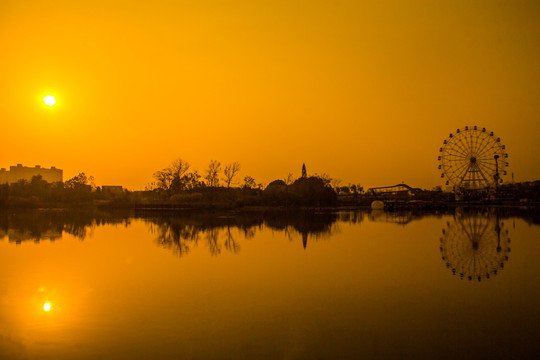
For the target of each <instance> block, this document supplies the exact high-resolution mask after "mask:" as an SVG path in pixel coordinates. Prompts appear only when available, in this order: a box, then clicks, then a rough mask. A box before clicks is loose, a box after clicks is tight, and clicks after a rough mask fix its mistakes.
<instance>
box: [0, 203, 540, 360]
mask: <svg viewBox="0 0 540 360" xmlns="http://www.w3.org/2000/svg"><path fill="white" fill-rule="evenodd" d="M537 224H538V216H537V215H536V214H534V213H515V212H511V211H507V210H495V209H473V210H467V209H458V210H457V211H456V212H450V213H444V214H443V213H440V214H414V213H410V212H408V213H407V212H405V213H384V212H337V213H320V212H319V213H316V212H315V213H314V212H300V213H284V212H264V213H262V212H260V213H219V214H218V213H213V214H209V213H185V214H175V215H173V214H169V215H165V216H164V215H160V216H158V215H148V214H145V215H140V214H139V215H137V216H134V215H130V214H105V213H101V214H91V215H90V214H83V213H65V212H43V211H42V212H26V213H8V214H0V274H1V275H0V306H1V307H0V358H14V359H17V358H29V359H73V358H77V359H96V358H102V359H107V358H110V359H117V358H141V359H144V358H174V359H353V358H354V359H356V358H374V359H378V358H380V359H388V358H391V359H392V358H396V359H399V358H424V359H428V358H429V359H432V358H442V359H455V358H491V359H493V358H500V359H503V358H504V359H508V358H512V357H514V358H524V357H531V356H533V355H534V354H536V353H538V351H539V350H540V349H539V345H538V342H537V339H538V335H539V330H540V325H539V324H540V310H539V307H538V304H539V303H540V290H539V285H540V271H539V270H540V265H539V262H538V258H539V256H540V241H539V240H540V227H539V226H538V225H537ZM45 304H50V310H49V311H45V308H44V305H45Z"/></svg>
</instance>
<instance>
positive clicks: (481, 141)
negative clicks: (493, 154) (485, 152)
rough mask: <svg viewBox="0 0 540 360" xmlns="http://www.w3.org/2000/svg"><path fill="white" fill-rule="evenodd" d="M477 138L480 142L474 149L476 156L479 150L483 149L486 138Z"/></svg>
mask: <svg viewBox="0 0 540 360" xmlns="http://www.w3.org/2000/svg"><path fill="white" fill-rule="evenodd" d="M481 134H482V133H481ZM484 135H485V134H484ZM478 138H479V139H480V141H479V142H478V144H477V146H476V149H475V153H476V154H477V155H478V154H479V153H480V150H481V149H482V147H484V145H485V144H486V139H487V137H486V136H478Z"/></svg>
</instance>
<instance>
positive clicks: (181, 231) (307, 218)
mask: <svg viewBox="0 0 540 360" xmlns="http://www.w3.org/2000/svg"><path fill="white" fill-rule="evenodd" d="M346 215H347V216H349V219H351V221H353V220H354V221H357V219H358V217H357V216H352V217H351V216H350V214H346ZM338 218H339V216H338V215H337V214H336V213H329V212H326V213H324V212H320V213H319V212H313V211H299V212H277V211H270V212H269V211H264V212H244V213H229V214H221V215H219V214H213V213H208V212H189V213H186V214H183V215H182V216H176V215H170V216H152V217H146V218H145V220H146V221H147V222H148V223H149V224H150V227H151V230H152V232H153V233H155V234H156V243H157V244H158V245H159V246H162V247H164V248H167V249H171V250H172V251H173V252H174V253H176V254H177V255H179V256H183V255H185V254H187V253H189V251H190V250H191V249H193V248H194V247H197V246H198V245H199V244H200V243H204V244H205V245H206V246H207V247H208V250H209V251H210V254H212V255H214V256H215V255H219V254H220V253H221V252H222V251H223V250H225V251H229V252H233V253H236V252H238V251H239V250H240V243H239V240H240V238H242V239H251V238H253V237H254V236H255V234H256V232H257V230H259V229H263V228H266V229H271V230H274V231H279V232H283V233H284V234H285V235H286V236H287V237H288V238H289V239H290V240H293V239H294V238H295V237H297V236H298V237H301V239H302V244H303V246H304V248H305V247H306V246H307V241H308V239H312V240H316V239H320V238H325V237H329V236H330V235H331V234H332V231H333V228H334V227H333V224H334V223H335V222H336V221H337V220H338Z"/></svg>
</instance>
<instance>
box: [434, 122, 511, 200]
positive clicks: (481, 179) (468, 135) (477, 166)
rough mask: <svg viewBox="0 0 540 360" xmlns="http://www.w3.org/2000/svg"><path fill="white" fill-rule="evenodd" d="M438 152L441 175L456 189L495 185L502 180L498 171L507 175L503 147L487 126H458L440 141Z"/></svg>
mask: <svg viewBox="0 0 540 360" xmlns="http://www.w3.org/2000/svg"><path fill="white" fill-rule="evenodd" d="M439 152H440V155H439V158H438V160H439V161H440V164H439V170H441V177H442V178H446V179H447V180H446V185H453V186H454V189H455V190H456V191H458V192H460V191H474V190H483V189H485V188H496V187H497V185H498V184H499V183H502V178H501V175H506V170H503V168H505V167H507V166H508V161H507V158H508V154H507V153H506V147H505V146H504V145H502V144H501V139H500V138H498V137H495V135H494V134H493V132H492V131H491V132H489V131H487V130H486V128H479V127H478V126H465V128H463V129H457V131H456V133H455V134H453V133H451V134H450V135H449V137H448V139H446V140H444V141H443V146H442V147H441V148H440V149H439Z"/></svg>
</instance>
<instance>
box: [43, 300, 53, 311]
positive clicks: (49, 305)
mask: <svg viewBox="0 0 540 360" xmlns="http://www.w3.org/2000/svg"><path fill="white" fill-rule="evenodd" d="M51 309H52V307H51V303H48V302H46V303H45V304H43V311H51Z"/></svg>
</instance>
